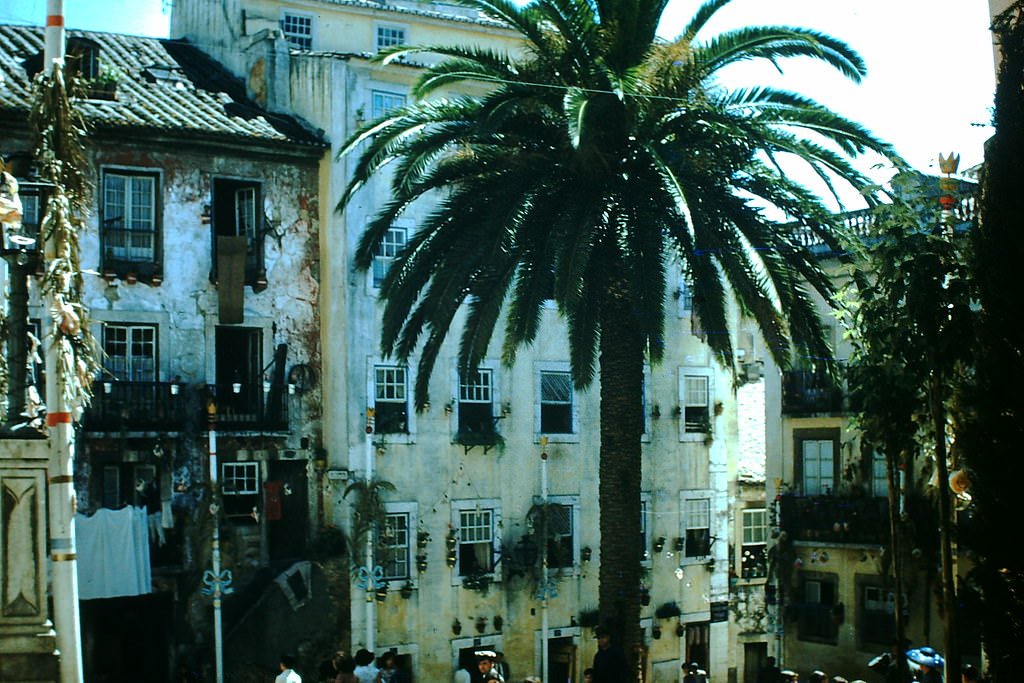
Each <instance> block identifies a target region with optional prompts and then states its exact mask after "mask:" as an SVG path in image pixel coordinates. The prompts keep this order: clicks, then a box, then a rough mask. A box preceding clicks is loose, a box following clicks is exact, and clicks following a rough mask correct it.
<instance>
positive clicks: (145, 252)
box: [102, 171, 157, 275]
mask: <svg viewBox="0 0 1024 683" xmlns="http://www.w3.org/2000/svg"><path fill="white" fill-rule="evenodd" d="M156 181H157V176H156V175H154V174H152V173H129V172H125V171H105V172H104V173H103V216H102V218H103V227H102V242H103V254H104V259H103V265H104V268H111V269H114V270H115V271H116V272H117V273H118V275H124V274H125V273H127V272H128V270H133V269H136V267H137V266H138V265H139V264H152V263H154V262H155V261H156V260H157V197H156V191H157V187H156ZM122 271H123V272H122Z"/></svg>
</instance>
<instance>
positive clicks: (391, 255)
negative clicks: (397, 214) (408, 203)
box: [366, 218, 415, 295]
mask: <svg viewBox="0 0 1024 683" xmlns="http://www.w3.org/2000/svg"><path fill="white" fill-rule="evenodd" d="M414 225H415V222H414V221H413V220H412V219H410V218H397V219H395V221H394V222H393V223H392V224H391V227H390V228H388V234H387V235H385V237H384V239H382V240H381V241H380V243H379V244H377V246H376V248H375V249H374V251H373V263H371V264H370V267H369V269H367V273H366V287H367V289H368V290H369V291H370V292H371V293H373V294H374V295H376V293H377V292H378V291H380V283H381V282H382V281H383V279H384V277H385V276H386V275H387V272H388V270H389V269H390V268H391V264H393V263H394V262H395V257H396V256H397V255H398V252H399V251H401V250H402V249H404V248H405V245H407V244H408V243H409V238H410V237H412V232H413V226H414ZM392 231H394V235H396V236H397V235H404V239H405V241H404V242H402V243H401V244H399V243H398V242H397V241H394V240H390V241H389V238H390V237H392Z"/></svg>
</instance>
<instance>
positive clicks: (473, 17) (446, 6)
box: [325, 0, 508, 28]
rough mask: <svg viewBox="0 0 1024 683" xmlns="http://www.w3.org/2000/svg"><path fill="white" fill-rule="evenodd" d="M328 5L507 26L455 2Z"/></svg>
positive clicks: (340, 0)
mask: <svg viewBox="0 0 1024 683" xmlns="http://www.w3.org/2000/svg"><path fill="white" fill-rule="evenodd" d="M325 2H326V3H327V4H330V5H342V6H346V7H363V8H366V9H372V10H378V11H379V10H383V11H387V12H397V13H399V14H412V15H415V16H420V17H431V18H434V19H441V20H443V21H457V22H465V23H470V24H478V25H480V26H491V27H494V28H508V25H507V24H505V23H503V22H501V21H496V20H495V19H492V18H490V17H488V16H487V15H486V14H483V13H482V12H479V11H477V10H474V9H472V8H470V7H464V6H462V5H459V4H457V3H455V2H410V1H409V0H390V1H385V2H378V1H376V0H325Z"/></svg>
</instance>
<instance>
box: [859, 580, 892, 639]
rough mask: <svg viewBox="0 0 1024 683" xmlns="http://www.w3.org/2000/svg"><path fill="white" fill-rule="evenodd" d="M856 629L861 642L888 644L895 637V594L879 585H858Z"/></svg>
mask: <svg viewBox="0 0 1024 683" xmlns="http://www.w3.org/2000/svg"><path fill="white" fill-rule="evenodd" d="M860 610H861V612H860V615H859V616H858V618H857V630H858V632H859V636H860V640H861V642H865V643H878V644H880V645H881V644H888V643H890V642H892V640H893V638H895V637H896V595H895V594H894V593H893V592H892V591H887V590H885V589H883V588H882V587H881V586H877V585H864V584H862V585H861V586H860Z"/></svg>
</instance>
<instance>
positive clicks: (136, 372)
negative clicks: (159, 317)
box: [103, 323, 157, 382]
mask: <svg viewBox="0 0 1024 683" xmlns="http://www.w3.org/2000/svg"><path fill="white" fill-rule="evenodd" d="M156 332H157V330H156V326H155V325H115V324H112V323H107V324H106V325H104V326H103V353H104V355H105V357H106V361H105V365H106V369H107V371H108V372H109V373H110V374H111V375H113V377H114V379H115V380H117V381H121V382H155V381H156V374H157V372H156V371H157V357H156V356H157V354H156V350H157V344H156Z"/></svg>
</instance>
